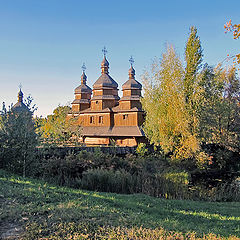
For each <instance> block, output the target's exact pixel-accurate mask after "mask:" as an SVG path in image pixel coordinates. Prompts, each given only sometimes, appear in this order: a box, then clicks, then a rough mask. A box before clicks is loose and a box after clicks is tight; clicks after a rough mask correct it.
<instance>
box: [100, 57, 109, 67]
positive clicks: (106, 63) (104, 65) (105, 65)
mask: <svg viewBox="0 0 240 240" xmlns="http://www.w3.org/2000/svg"><path fill="white" fill-rule="evenodd" d="M101 67H109V62H108V60H107V58H106V56H104V58H103V60H102V62H101Z"/></svg>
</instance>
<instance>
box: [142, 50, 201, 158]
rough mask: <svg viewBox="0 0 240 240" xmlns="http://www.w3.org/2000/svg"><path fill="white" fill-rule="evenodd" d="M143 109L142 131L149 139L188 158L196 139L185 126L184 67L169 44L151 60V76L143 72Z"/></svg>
mask: <svg viewBox="0 0 240 240" xmlns="http://www.w3.org/2000/svg"><path fill="white" fill-rule="evenodd" d="M143 78H144V79H143V81H144V90H145V94H144V98H143V99H142V105H143V109H144V110H145V112H146V120H145V123H144V131H145V133H146V135H147V137H148V138H149V140H150V142H151V143H154V144H155V145H160V146H161V148H162V149H163V151H164V152H165V153H166V154H171V155H172V158H173V159H184V158H190V157H192V156H193V155H194V153H195V152H196V151H197V150H198V148H199V146H198V142H197V139H196V137H195V136H194V135H192V134H191V132H190V129H189V115H188V112H187V111H186V99H185V94H184V93H185V92H184V69H183V66H182V63H181V61H180V59H179V57H178V56H177V55H176V53H175V50H174V48H173V47H172V46H168V47H167V49H166V52H165V53H163V55H162V59H161V61H160V63H159V62H158V61H157V60H155V62H154V63H153V65H152V76H150V74H149V73H145V75H144V77H143Z"/></svg>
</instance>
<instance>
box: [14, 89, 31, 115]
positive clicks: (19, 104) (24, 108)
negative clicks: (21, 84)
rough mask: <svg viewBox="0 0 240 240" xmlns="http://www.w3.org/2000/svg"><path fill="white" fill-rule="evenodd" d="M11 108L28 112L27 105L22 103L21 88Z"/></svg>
mask: <svg viewBox="0 0 240 240" xmlns="http://www.w3.org/2000/svg"><path fill="white" fill-rule="evenodd" d="M12 110H13V111H17V112H22V111H28V112H29V109H28V107H27V106H26V105H25V104H24V103H23V92H22V90H21V88H20V90H19V92H18V101H17V103H16V104H15V105H14V106H13V107H12Z"/></svg>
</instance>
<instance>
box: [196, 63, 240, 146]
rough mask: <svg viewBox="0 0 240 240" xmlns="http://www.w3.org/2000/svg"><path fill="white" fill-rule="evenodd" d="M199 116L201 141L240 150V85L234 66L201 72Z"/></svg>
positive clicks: (206, 68)
mask: <svg viewBox="0 0 240 240" xmlns="http://www.w3.org/2000/svg"><path fill="white" fill-rule="evenodd" d="M201 79H202V80H201V85H202V90H203V91H202V92H203V99H204V101H203V102H202V106H201V111H200V112H201V114H200V127H201V129H200V136H201V138H202V141H204V142H208V143H215V144H219V145H221V146H224V147H226V148H228V149H229V150H234V151H239V150H240V149H239V146H240V145H239V137H240V105H239V103H240V83H239V78H238V77H237V73H236V69H235V67H233V66H231V67H228V68H225V69H223V68H222V66H221V65H219V66H217V67H216V68H215V69H213V68H211V67H209V66H205V67H204V69H203V71H202V73H201Z"/></svg>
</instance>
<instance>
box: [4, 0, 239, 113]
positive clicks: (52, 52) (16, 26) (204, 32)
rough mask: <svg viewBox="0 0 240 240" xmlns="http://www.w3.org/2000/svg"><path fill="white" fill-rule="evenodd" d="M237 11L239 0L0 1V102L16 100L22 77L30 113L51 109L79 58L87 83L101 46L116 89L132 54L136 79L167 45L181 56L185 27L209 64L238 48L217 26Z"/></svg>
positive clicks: (76, 71) (66, 92) (70, 93)
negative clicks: (30, 102) (196, 36)
mask: <svg viewBox="0 0 240 240" xmlns="http://www.w3.org/2000/svg"><path fill="white" fill-rule="evenodd" d="M239 9H240V1H239V0H233V1H222V0H218V1H215V0H212V1H211V0H208V1H207V0H202V1H193V0H192V1H188V0H186V1H184V0H182V1H177V0H174V1H171V0H168V1H162V0H159V1H154V0H148V1H141V0H139V1H136V0H132V1H125V0H121V1H114V0H112V1H109V0H104V1H97V0H95V1H94V0H92V1H91V0H88V1H81V0H11V1H10V0H0V103H1V102H3V101H4V102H6V104H7V105H10V104H11V103H15V102H16V95H17V92H18V86H19V84H20V83H21V84H22V86H23V92H24V94H25V96H26V95H28V94H31V95H32V97H33V98H34V103H36V105H37V106H38V111H37V115H43V116H46V115H47V114H51V113H52V111H53V109H54V108H56V107H57V106H58V105H59V104H67V103H69V102H71V101H72V100H73V99H74V88H75V87H77V86H78V85H79V83H80V76H81V66H82V63H83V62H85V64H86V67H87V70H86V74H87V76H88V85H89V86H92V84H93V83H94V82H95V81H96V80H97V78H98V77H99V75H100V63H101V60H102V51H101V50H102V48H103V46H106V47H107V49H108V54H107V58H108V60H109V62H110V75H111V76H112V77H113V78H114V80H115V81H117V82H118V84H119V89H120V91H119V95H121V86H122V84H123V83H124V82H125V81H126V80H127V78H128V69H129V62H128V60H129V58H130V56H131V55H133V57H134V59H135V64H134V67H135V70H136V78H137V80H140V81H141V74H142V73H143V71H144V69H147V68H148V67H149V65H150V64H151V62H152V59H153V58H154V57H155V56H157V57H160V56H161V54H162V52H163V51H164V48H165V46H166V44H167V43H170V44H173V45H174V46H175V48H176V50H177V52H178V54H179V55H180V56H181V57H182V58H183V53H184V46H185V42H186V39H187V36H188V33H189V28H190V26H192V25H195V26H196V27H197V29H198V34H199V36H200V39H201V42H202V47H203V49H204V62H207V63H209V64H210V65H216V64H217V63H219V62H221V61H222V60H223V59H225V58H226V56H227V54H234V53H237V52H239V50H240V40H238V41H237V40H233V38H232V35H231V34H224V28H223V25H224V23H225V22H226V21H228V20H229V19H232V21H233V22H234V23H240V14H239Z"/></svg>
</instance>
